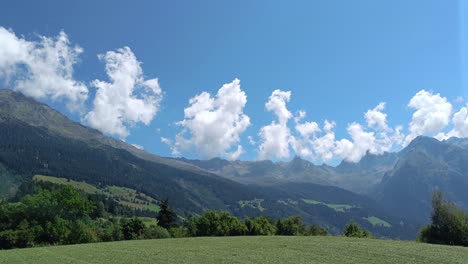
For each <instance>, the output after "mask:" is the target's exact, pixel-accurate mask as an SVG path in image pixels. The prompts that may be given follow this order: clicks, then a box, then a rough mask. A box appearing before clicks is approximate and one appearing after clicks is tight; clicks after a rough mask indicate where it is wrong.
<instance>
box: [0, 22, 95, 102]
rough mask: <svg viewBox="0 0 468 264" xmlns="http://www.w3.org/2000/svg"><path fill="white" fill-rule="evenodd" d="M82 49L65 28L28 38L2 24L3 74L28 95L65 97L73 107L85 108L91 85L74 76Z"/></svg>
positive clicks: (0, 60)
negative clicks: (31, 39) (17, 34)
mask: <svg viewBox="0 0 468 264" xmlns="http://www.w3.org/2000/svg"><path fill="white" fill-rule="evenodd" d="M82 52H83V49H82V48H80V47H79V46H72V45H71V44H70V41H69V39H68V36H67V34H65V33H64V32H60V33H59V35H58V36H57V37H55V38H49V37H44V36H40V37H39V39H38V40H37V41H28V40H25V39H24V38H19V37H17V36H16V35H15V33H14V32H13V31H10V30H7V29H5V28H3V27H0V78H2V79H3V80H4V81H5V82H6V84H7V85H11V86H12V87H13V88H14V89H16V90H18V91H21V92H22V93H24V94H26V95H28V96H31V97H34V98H36V99H43V98H50V99H52V100H63V101H65V102H66V104H67V106H68V108H69V109H70V110H72V111H76V110H81V107H82V104H83V102H84V101H86V99H87V98H88V88H87V87H86V85H84V84H83V83H81V82H79V81H76V80H74V79H73V66H74V65H75V64H76V62H77V59H78V56H79V55H80V54H81V53H82Z"/></svg>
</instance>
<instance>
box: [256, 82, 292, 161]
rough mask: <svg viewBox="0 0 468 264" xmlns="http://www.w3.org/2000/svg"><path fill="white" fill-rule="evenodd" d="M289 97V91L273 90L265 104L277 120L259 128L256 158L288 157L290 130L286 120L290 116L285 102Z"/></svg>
mask: <svg viewBox="0 0 468 264" xmlns="http://www.w3.org/2000/svg"><path fill="white" fill-rule="evenodd" d="M290 98H291V91H286V92H285V91H281V90H274V91H273V93H272V94H271V96H270V97H269V100H268V102H267V103H266V104H265V108H266V110H268V111H270V112H273V113H274V114H275V115H276V118H277V121H273V122H271V124H269V125H267V126H264V127H262V128H261V129H260V132H259V136H260V146H259V147H258V154H259V155H258V159H260V160H264V159H271V158H287V157H289V155H290V154H289V141H290V135H291V133H290V130H289V127H288V124H287V123H288V120H289V119H290V118H291V117H292V114H291V112H290V111H289V110H288V109H287V107H286V104H287V102H289V100H290Z"/></svg>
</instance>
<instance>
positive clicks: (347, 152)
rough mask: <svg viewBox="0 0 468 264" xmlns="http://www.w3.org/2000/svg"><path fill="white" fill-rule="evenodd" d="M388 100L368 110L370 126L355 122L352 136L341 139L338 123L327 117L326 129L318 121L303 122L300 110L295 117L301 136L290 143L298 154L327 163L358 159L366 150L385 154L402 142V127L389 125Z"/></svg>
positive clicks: (350, 126)
mask: <svg viewBox="0 0 468 264" xmlns="http://www.w3.org/2000/svg"><path fill="white" fill-rule="evenodd" d="M384 110H385V103H379V104H378V105H377V106H376V107H375V108H373V109H369V110H368V111H367V112H365V113H364V117H365V119H366V126H365V125H362V124H359V123H357V122H353V123H351V124H350V125H348V127H347V132H348V135H349V136H350V138H349V139H348V138H342V139H340V140H337V139H336V138H335V132H334V131H333V129H334V127H335V126H336V123H335V122H333V121H328V120H326V121H325V123H324V125H323V129H321V128H320V127H319V125H318V124H317V123H316V122H310V121H308V122H305V121H304V122H303V121H302V120H303V119H304V118H305V116H306V114H305V112H304V111H300V112H299V114H298V116H297V117H295V118H294V119H295V121H296V126H295V131H296V132H297V134H298V135H297V137H295V136H291V137H290V144H291V147H292V149H293V150H294V152H295V153H296V154H297V155H300V156H302V157H306V158H311V159H313V160H315V161H322V162H326V161H329V160H332V159H337V158H340V159H345V160H347V161H351V162H358V161H359V160H360V159H361V158H362V157H363V156H364V155H366V153H368V152H369V153H371V154H383V153H384V152H386V151H390V150H391V149H392V148H393V147H394V146H396V145H398V144H401V141H402V134H401V129H402V128H401V127H396V128H395V129H393V128H390V127H389V126H388V124H387V114H386V113H384V112H383V111H384Z"/></svg>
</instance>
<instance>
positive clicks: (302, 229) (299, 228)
mask: <svg viewBox="0 0 468 264" xmlns="http://www.w3.org/2000/svg"><path fill="white" fill-rule="evenodd" d="M305 233H306V226H305V224H304V222H303V221H302V218H301V217H300V216H290V217H288V218H286V219H278V221H276V234H277V235H280V236H301V235H304V234H305Z"/></svg>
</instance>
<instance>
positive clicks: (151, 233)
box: [143, 225, 171, 239]
mask: <svg viewBox="0 0 468 264" xmlns="http://www.w3.org/2000/svg"><path fill="white" fill-rule="evenodd" d="M170 237H171V235H170V234H169V232H168V231H167V229H166V228H164V227H161V226H156V225H151V226H150V227H148V228H146V229H145V231H144V234H143V238H145V239H159V238H170Z"/></svg>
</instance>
